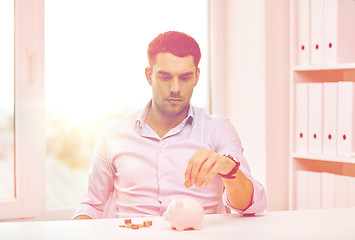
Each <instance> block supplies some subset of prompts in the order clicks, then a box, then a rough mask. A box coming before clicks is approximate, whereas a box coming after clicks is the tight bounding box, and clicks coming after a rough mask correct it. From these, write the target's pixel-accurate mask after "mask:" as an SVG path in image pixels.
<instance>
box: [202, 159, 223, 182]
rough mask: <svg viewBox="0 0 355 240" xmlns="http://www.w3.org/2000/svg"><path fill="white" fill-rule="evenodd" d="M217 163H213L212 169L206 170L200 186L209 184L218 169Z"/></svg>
mask: <svg viewBox="0 0 355 240" xmlns="http://www.w3.org/2000/svg"><path fill="white" fill-rule="evenodd" d="M218 165H219V164H217V163H216V164H215V165H214V166H213V167H212V169H211V170H210V171H209V172H208V174H207V176H206V177H205V180H204V181H203V182H202V187H206V186H207V185H208V184H210V183H211V182H212V180H213V178H214V177H215V176H216V174H217V173H218V171H219V168H220V167H219V166H218Z"/></svg>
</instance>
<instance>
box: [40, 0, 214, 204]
mask: <svg viewBox="0 0 355 240" xmlns="http://www.w3.org/2000/svg"><path fill="white" fill-rule="evenodd" d="M207 20H208V16H207V1H206V0H194V1H190V0H179V1H166V0H150V1H146V0H140V1H116V0H96V1H86V0H62V1H48V2H46V4H45V39H46V44H45V55H46V57H45V61H46V62H45V73H46V77H45V99H46V100H45V101H46V103H45V108H46V119H47V120H46V145H47V146H46V148H47V156H46V162H47V188H46V189H47V192H46V194H47V197H46V199H47V206H48V208H49V209H58V208H68V207H71V208H73V207H75V206H77V205H78V204H79V203H80V201H81V199H82V197H83V195H84V192H85V191H86V189H87V175H88V171H89V168H90V166H91V159H92V157H93V148H94V144H95V141H96V137H97V134H98V132H99V131H100V130H101V129H102V127H103V125H104V123H105V122H106V121H107V120H109V119H114V118H118V117H121V116H124V115H126V114H127V113H129V112H132V111H136V110H138V109H140V108H142V107H144V106H145V105H146V103H147V102H148V101H149V100H150V97H151V89H150V87H149V85H148V83H147V82H146V79H145V75H144V69H145V67H146V66H148V60H147V55H146V52H147V47H148V44H149V42H150V41H151V40H152V39H153V38H154V37H155V36H157V35H158V34H159V33H161V32H165V31H169V30H178V31H183V32H186V33H188V34H190V35H191V36H193V37H194V38H195V39H196V40H197V42H199V44H200V47H201V51H202V59H201V63H200V68H201V77H200V81H199V84H198V87H197V88H196V89H195V93H194V95H193V98H192V103H193V104H195V105H197V106H200V107H205V108H208V77H207V61H208V31H207V27H208V21H207Z"/></svg>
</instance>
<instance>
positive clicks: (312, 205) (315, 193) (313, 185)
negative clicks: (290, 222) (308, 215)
mask: <svg viewBox="0 0 355 240" xmlns="http://www.w3.org/2000/svg"><path fill="white" fill-rule="evenodd" d="M321 180H322V175H321V173H320V172H308V209H318V208H321V197H322V195H321V189H322V185H321Z"/></svg>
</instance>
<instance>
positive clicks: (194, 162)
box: [190, 151, 207, 184]
mask: <svg viewBox="0 0 355 240" xmlns="http://www.w3.org/2000/svg"><path fill="white" fill-rule="evenodd" d="M206 160H207V155H206V154H205V152H202V151H199V152H197V153H196V154H195V155H194V156H193V158H192V159H191V175H190V180H191V182H192V183H193V184H196V182H197V176H198V173H199V171H200V169H201V167H202V165H203V164H204V163H205V162H206Z"/></svg>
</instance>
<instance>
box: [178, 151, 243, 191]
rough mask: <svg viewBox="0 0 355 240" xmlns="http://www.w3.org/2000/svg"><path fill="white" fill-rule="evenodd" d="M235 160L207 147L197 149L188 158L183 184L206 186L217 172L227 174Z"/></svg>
mask: <svg viewBox="0 0 355 240" xmlns="http://www.w3.org/2000/svg"><path fill="white" fill-rule="evenodd" d="M235 164H236V163H235V162H234V161H232V160H231V159H229V158H227V157H225V156H222V155H220V154H218V153H216V152H213V151H211V150H208V149H203V148H201V149H199V150H198V151H197V152H196V153H195V154H194V155H193V156H192V157H191V159H190V161H189V163H188V164H187V167H186V171H185V186H186V187H191V186H192V185H193V184H195V185H196V187H201V186H202V187H206V186H207V185H208V184H209V183H210V182H211V181H212V179H213V178H214V176H215V175H216V174H218V173H221V174H227V173H229V172H230V171H231V170H232V169H233V168H234V167H235Z"/></svg>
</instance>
